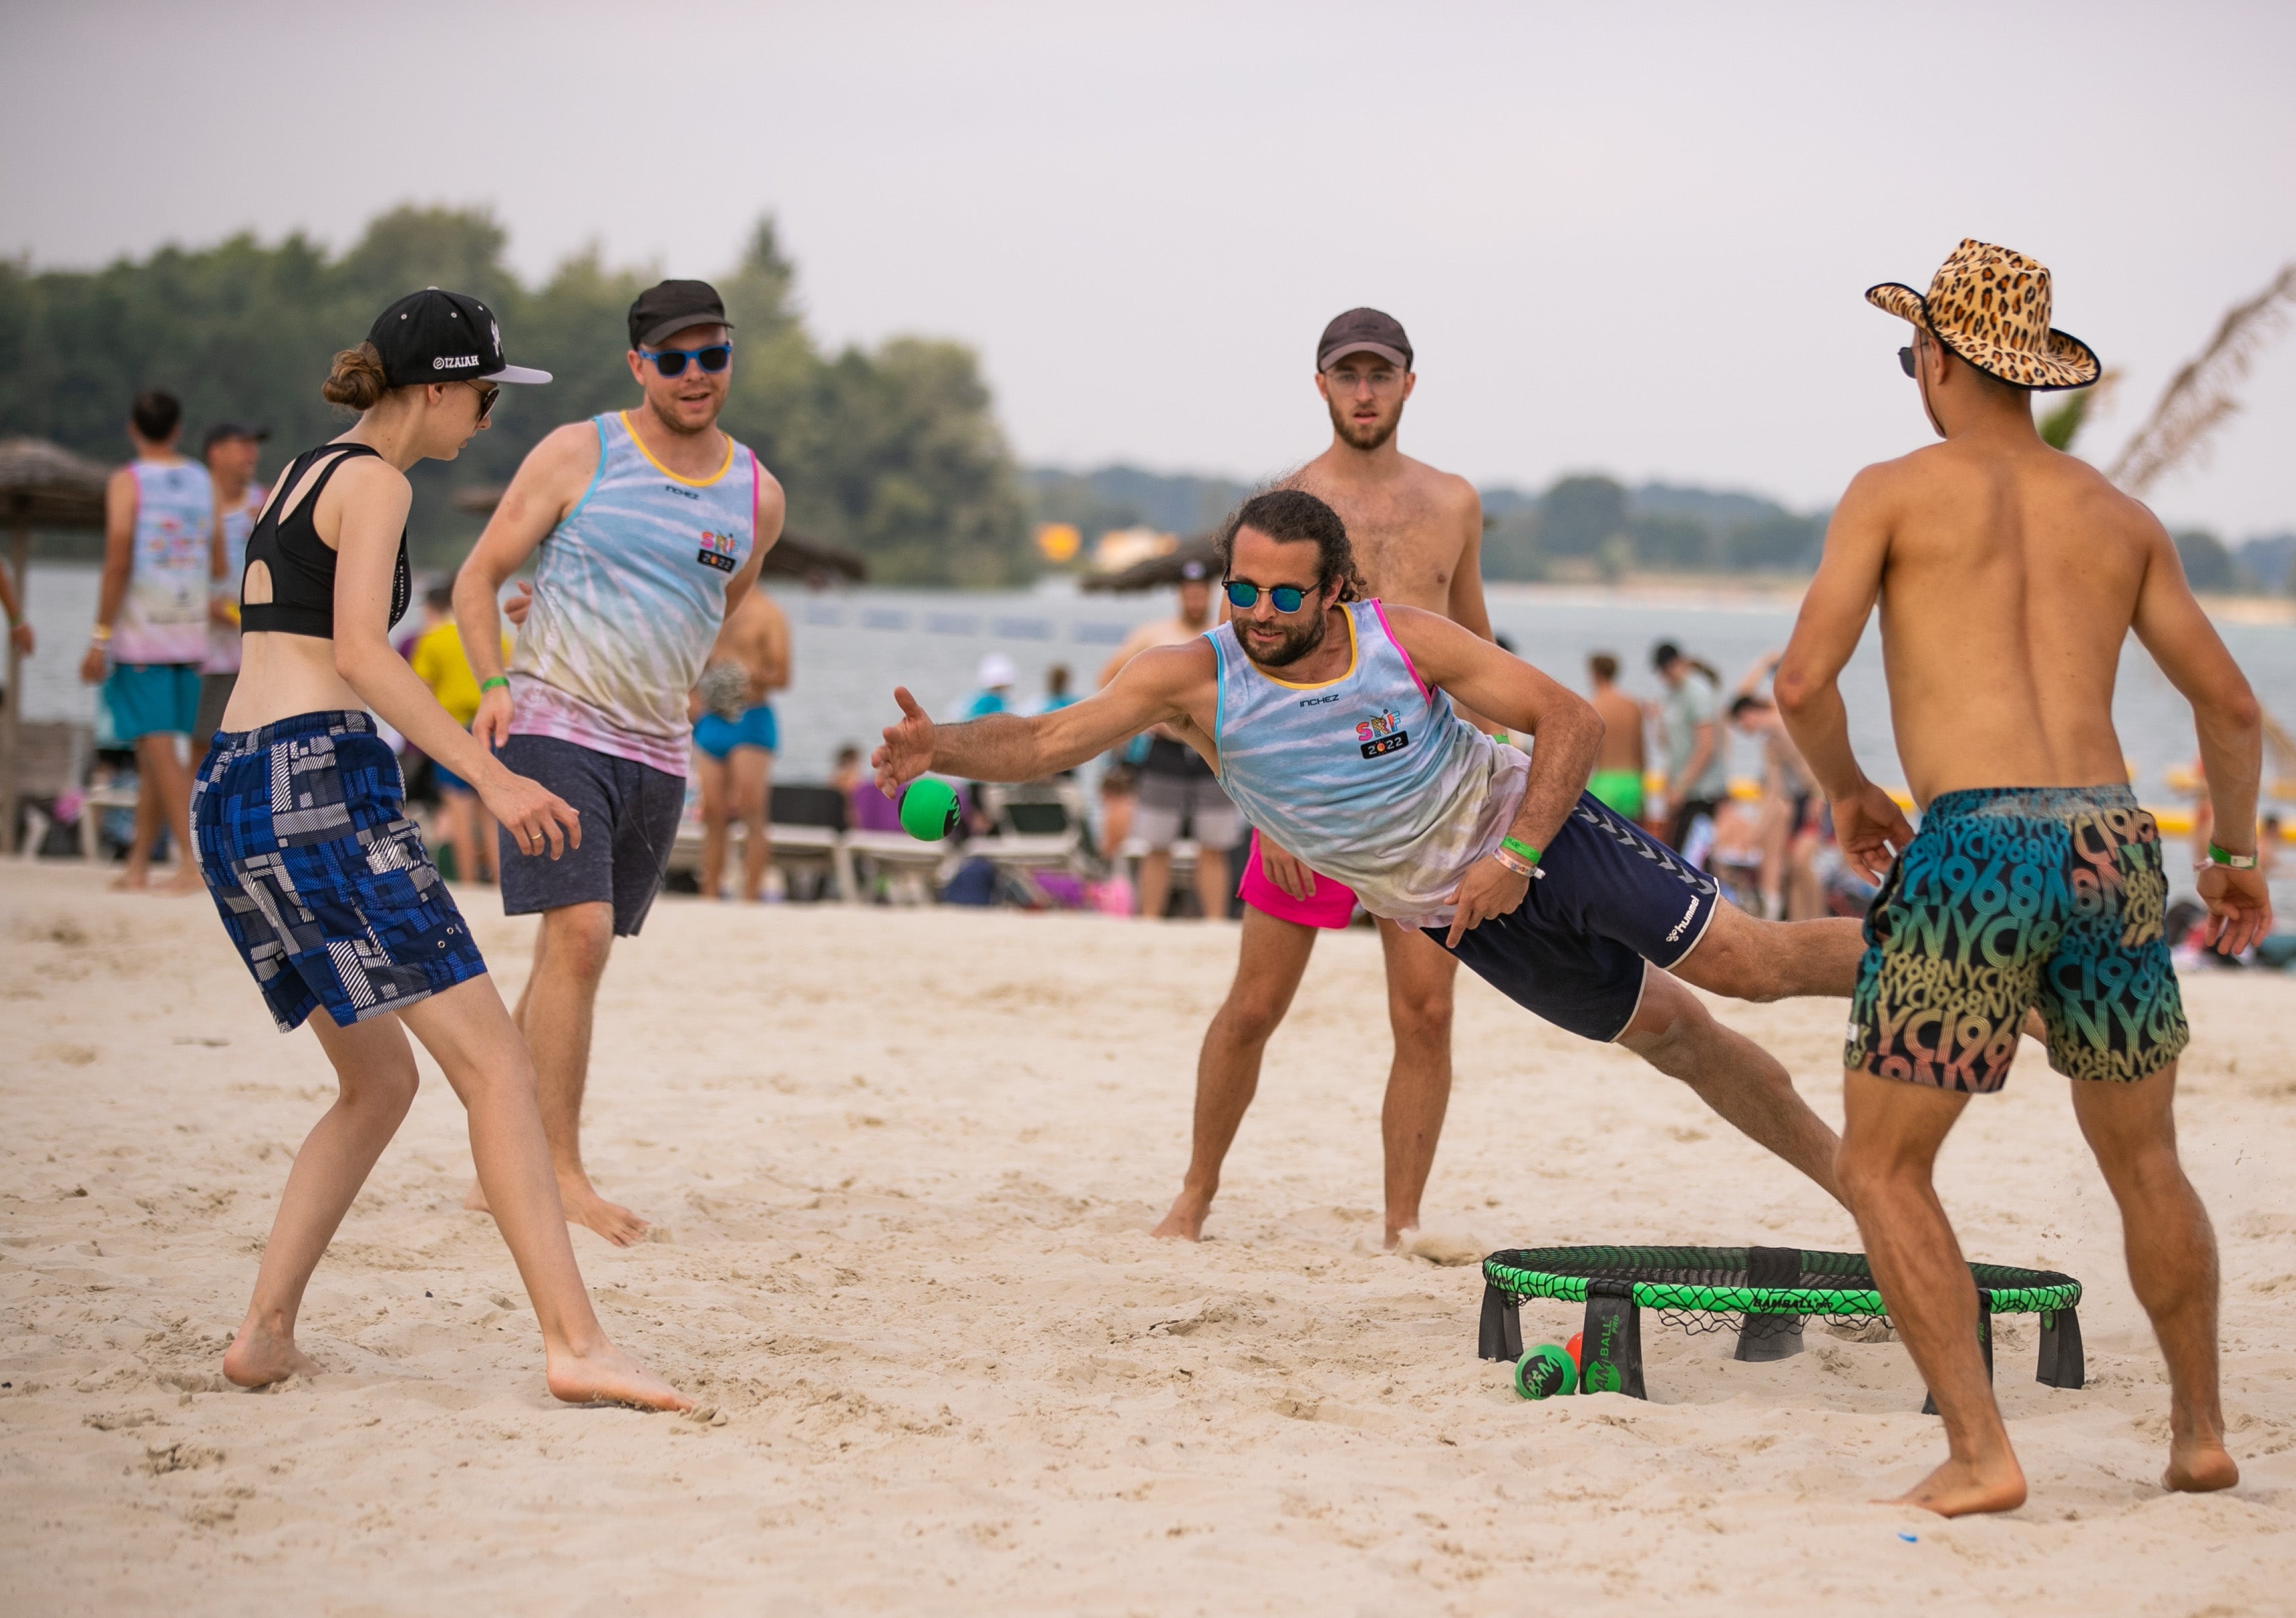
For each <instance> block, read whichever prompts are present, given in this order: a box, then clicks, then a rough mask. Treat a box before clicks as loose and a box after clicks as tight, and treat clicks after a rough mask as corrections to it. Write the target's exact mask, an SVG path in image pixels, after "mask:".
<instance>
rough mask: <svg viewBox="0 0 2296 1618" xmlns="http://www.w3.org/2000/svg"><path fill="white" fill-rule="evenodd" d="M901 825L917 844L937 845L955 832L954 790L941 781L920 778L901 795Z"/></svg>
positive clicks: (927, 777) (924, 777)
mask: <svg viewBox="0 0 2296 1618" xmlns="http://www.w3.org/2000/svg"><path fill="white" fill-rule="evenodd" d="M901 824H902V825H903V826H905V827H906V828H907V829H908V833H909V835H910V836H911V837H913V838H916V839H917V840H918V841H919V842H923V843H938V842H939V841H940V840H941V838H945V837H947V835H948V834H949V833H950V832H952V831H955V829H956V791H955V789H954V788H952V787H951V786H950V785H949V784H948V783H947V781H945V780H933V779H932V778H931V776H921V777H920V778H918V779H917V780H913V781H911V782H910V783H909V789H908V790H907V791H906V792H904V793H902V794H901Z"/></svg>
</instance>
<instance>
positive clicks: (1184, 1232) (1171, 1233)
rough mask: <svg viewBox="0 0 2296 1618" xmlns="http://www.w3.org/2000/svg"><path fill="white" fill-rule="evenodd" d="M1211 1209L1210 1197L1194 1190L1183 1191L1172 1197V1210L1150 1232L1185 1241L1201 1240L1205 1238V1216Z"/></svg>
mask: <svg viewBox="0 0 2296 1618" xmlns="http://www.w3.org/2000/svg"><path fill="white" fill-rule="evenodd" d="M1211 1211H1212V1199H1211V1198H1210V1197H1199V1196H1197V1195H1196V1194H1195V1193H1194V1192H1193V1191H1183V1192H1181V1193H1180V1194H1179V1195H1178V1196H1177V1197H1174V1198H1173V1199H1172V1211H1171V1212H1170V1213H1169V1214H1165V1215H1164V1218H1163V1222H1161V1223H1160V1224H1159V1225H1158V1226H1157V1227H1156V1228H1155V1229H1154V1230H1151V1231H1149V1232H1148V1234H1149V1235H1151V1236H1165V1237H1171V1238H1176V1239H1177V1240H1179V1241H1184V1242H1200V1241H1201V1240H1203V1239H1204V1219H1205V1216H1206V1215H1208V1214H1210V1213H1211Z"/></svg>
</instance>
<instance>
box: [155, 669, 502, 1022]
mask: <svg viewBox="0 0 2296 1618" xmlns="http://www.w3.org/2000/svg"><path fill="white" fill-rule="evenodd" d="M405 792H406V786H405V783H404V782H403V781H401V780H400V779H399V774H398V758H397V757H396V756H394V755H393V754H392V752H391V750H390V748H389V746H388V745H387V744H386V743H385V742H384V741H383V740H382V739H381V737H380V736H378V735H377V734H376V733H375V724H374V721H373V719H372V718H370V717H369V716H368V715H365V714H355V713H320V714H298V715H295V716H294V717H293V718H291V719H283V720H281V721H280V722H279V723H277V724H270V725H266V726H264V727H263V728H262V729H261V730H259V731H219V732H217V735H216V738H215V741H214V744H213V745H212V746H211V747H210V748H209V749H208V755H207V757H206V759H205V760H204V761H203V762H202V763H201V765H200V772H199V777H198V780H196V781H194V782H193V787H192V829H193V831H192V834H193V839H194V840H195V841H196V842H197V843H198V844H199V849H200V874H201V876H202V877H204V878H206V879H207V885H208V892H209V893H210V894H212V895H215V902H216V909H217V910H218V911H221V912H222V914H223V924H224V928H225V931H227V932H229V933H230V934H231V939H232V942H233V943H234V944H237V945H238V946H239V952H240V955H241V958H242V959H243V960H245V961H246V962H247V967H248V970H250V971H251V972H253V973H254V974H255V982H256V985H257V986H258V988H260V989H261V990H262V991H263V999H264V1001H265V1003H266V1004H267V1005H268V1006H269V1007H270V1008H271V1015H272V1017H273V1018H274V1020H275V1021H276V1022H277V1023H278V1025H279V1027H280V1030H281V1032H283V1033H285V1032H288V1031H291V1030H292V1029H295V1028H298V1027H299V1026H302V1023H303V1019H304V1018H306V1017H309V1016H310V1015H311V1010H312V1008H314V1007H315V1006H324V1008H326V1012H327V1015H328V1016H329V1017H332V1018H333V1019H334V1021H335V1022H336V1024H337V1025H338V1026H348V1025H350V1024H352V1023H355V1022H359V1021H362V1020H364V1019H365V1018H367V1017H374V1016H376V1015H378V1014H380V1013H381V1012H385V1011H397V1010H401V1009H405V1008H406V1007H407V1006H411V1005H413V1004H414V1003H415V1001H420V1000H423V999H427V998H428V997H429V996H430V995H433V994H436V993H439V990H441V989H450V988H452V987H454V986H455V985H456V984H458V983H461V982H463V980H464V979H466V978H471V977H477V976H478V975H479V974H480V973H481V972H483V971H485V970H486V969H487V963H486V962H485V960H482V959H480V955H479V947H478V945H477V944H475V943H473V942H472V941H471V929H470V927H468V926H467V925H465V924H464V922H463V917H462V913H461V912H460V911H457V910H456V909H455V901H454V899H453V897H452V895H449V894H448V893H447V885H446V884H445V883H444V882H442V881H440V880H439V870H438V867H437V866H435V865H433V864H432V863H431V862H430V853H429V851H428V850H426V849H425V848H424V847H423V846H422V832H421V831H420V830H419V829H416V827H415V826H414V822H413V821H409V820H408V819H407V818H406V815H405V814H403V813H400V799H401V798H402V797H403V796H404V794H405Z"/></svg>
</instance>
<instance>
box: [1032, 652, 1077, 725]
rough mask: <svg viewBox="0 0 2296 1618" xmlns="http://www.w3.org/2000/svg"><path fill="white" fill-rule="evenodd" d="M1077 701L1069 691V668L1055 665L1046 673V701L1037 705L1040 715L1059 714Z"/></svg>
mask: <svg viewBox="0 0 2296 1618" xmlns="http://www.w3.org/2000/svg"><path fill="white" fill-rule="evenodd" d="M1075 700H1076V696H1075V693H1073V692H1072V691H1070V690H1069V666H1068V665H1067V664H1065V663H1055V664H1054V665H1053V666H1051V667H1050V668H1048V669H1046V671H1045V699H1044V700H1043V701H1042V702H1040V703H1038V704H1037V712H1038V713H1039V714H1057V713H1059V712H1060V711H1061V710H1062V708H1064V707H1068V706H1069V705H1070V704H1071V703H1073V702H1074V701H1075Z"/></svg>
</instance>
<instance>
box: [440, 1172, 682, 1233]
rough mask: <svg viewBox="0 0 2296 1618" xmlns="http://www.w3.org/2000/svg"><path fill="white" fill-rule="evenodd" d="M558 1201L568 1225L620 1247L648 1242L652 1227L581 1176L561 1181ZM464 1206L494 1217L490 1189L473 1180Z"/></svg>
mask: <svg viewBox="0 0 2296 1618" xmlns="http://www.w3.org/2000/svg"><path fill="white" fill-rule="evenodd" d="M558 1200H559V1201H560V1202H561V1203H562V1204H563V1205H565V1209H566V1222H567V1223H568V1224H570V1225H580V1226H582V1227H583V1228H584V1229H586V1230H595V1231H596V1232H597V1233H598V1234H599V1235H601V1236H603V1237H604V1238H606V1239H607V1240H608V1241H610V1242H611V1243H613V1244H614V1246H617V1247H630V1246H636V1245H637V1244H638V1243H639V1242H642V1241H644V1239H645V1235H646V1232H647V1231H648V1230H652V1228H653V1227H652V1225H651V1224H649V1223H648V1222H646V1221H644V1220H643V1219H640V1218H639V1217H638V1216H637V1215H636V1214H633V1213H631V1212H630V1211H629V1210H628V1209H627V1208H626V1207H623V1206H622V1205H620V1204H619V1203H611V1202H608V1201H607V1200H606V1199H605V1198H604V1197H601V1196H599V1195H598V1192H597V1189H596V1188H595V1187H594V1186H592V1185H591V1183H590V1182H589V1181H587V1180H586V1179H582V1178H579V1177H577V1178H574V1179H567V1178H565V1177H563V1176H562V1177H561V1178H560V1179H559V1181H558ZM463 1206H464V1207H466V1208H468V1209H470V1210H471V1213H473V1214H492V1213H493V1212H494V1210H493V1209H492V1208H490V1207H488V1205H487V1189H486V1188H485V1187H484V1186H482V1185H480V1184H479V1183H478V1182H477V1181H472V1182H471V1193H470V1195H469V1196H467V1197H463Z"/></svg>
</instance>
